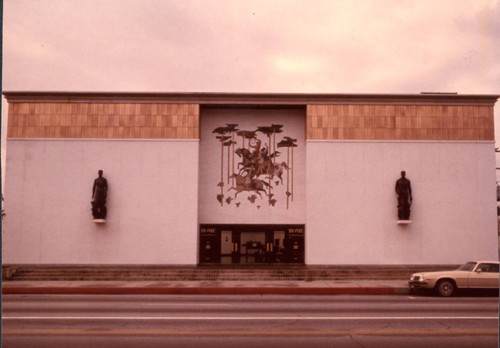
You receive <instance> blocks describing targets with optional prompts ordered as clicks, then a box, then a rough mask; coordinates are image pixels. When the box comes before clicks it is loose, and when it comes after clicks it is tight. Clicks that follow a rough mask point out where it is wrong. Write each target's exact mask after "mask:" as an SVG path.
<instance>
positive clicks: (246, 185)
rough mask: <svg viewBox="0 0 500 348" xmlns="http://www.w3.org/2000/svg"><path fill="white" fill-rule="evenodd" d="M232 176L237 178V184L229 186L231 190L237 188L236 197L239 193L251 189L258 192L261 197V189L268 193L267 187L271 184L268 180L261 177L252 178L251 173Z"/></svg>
mask: <svg viewBox="0 0 500 348" xmlns="http://www.w3.org/2000/svg"><path fill="white" fill-rule="evenodd" d="M231 178H234V179H235V184H236V185H235V186H233V187H231V188H229V190H235V191H236V193H235V194H234V198H236V197H237V196H238V193H241V192H243V191H250V192H255V193H257V194H258V195H259V196H260V198H262V195H261V193H260V192H261V191H262V192H264V193H265V194H266V195H267V192H266V189H265V187H267V186H269V184H268V183H267V182H265V181H264V180H261V179H255V178H251V177H250V175H248V174H247V175H245V176H243V175H241V174H233V175H231Z"/></svg>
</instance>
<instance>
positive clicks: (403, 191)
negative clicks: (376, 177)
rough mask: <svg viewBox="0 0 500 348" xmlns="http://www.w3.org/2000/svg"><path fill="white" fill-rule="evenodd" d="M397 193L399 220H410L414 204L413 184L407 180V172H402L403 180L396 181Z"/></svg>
mask: <svg viewBox="0 0 500 348" xmlns="http://www.w3.org/2000/svg"><path fill="white" fill-rule="evenodd" d="M396 193H397V195H398V218H399V220H410V207H411V204H412V202H413V197H412V194H411V183H410V180H408V179H407V178H406V172H405V171H404V170H403V171H402V172H401V178H399V179H398V180H397V181H396Z"/></svg>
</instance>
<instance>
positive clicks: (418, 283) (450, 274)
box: [408, 261, 498, 296]
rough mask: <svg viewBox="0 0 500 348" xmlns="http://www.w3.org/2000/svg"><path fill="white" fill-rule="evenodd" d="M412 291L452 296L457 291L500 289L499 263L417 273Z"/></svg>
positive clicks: (413, 280)
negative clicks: (432, 290) (420, 290)
mask: <svg viewBox="0 0 500 348" xmlns="http://www.w3.org/2000/svg"><path fill="white" fill-rule="evenodd" d="M408 284H409V286H410V290H415V289H434V291H435V292H436V293H437V294H438V295H440V296H452V295H453V294H454V293H455V292H456V290H457V289H498V262H497V261H470V262H467V263H465V264H464V265H462V266H460V267H459V268H458V269H456V270H453V271H441V272H424V273H415V274H412V276H411V277H410V281H409V282H408Z"/></svg>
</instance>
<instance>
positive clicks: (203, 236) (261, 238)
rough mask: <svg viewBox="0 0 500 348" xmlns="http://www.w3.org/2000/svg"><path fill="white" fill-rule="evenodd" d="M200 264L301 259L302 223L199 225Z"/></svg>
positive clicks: (296, 260) (282, 261)
mask: <svg viewBox="0 0 500 348" xmlns="http://www.w3.org/2000/svg"><path fill="white" fill-rule="evenodd" d="M199 257H200V264H202V263H220V264H263V263H304V225H200V254H199Z"/></svg>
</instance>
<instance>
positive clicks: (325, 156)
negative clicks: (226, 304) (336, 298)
mask: <svg viewBox="0 0 500 348" xmlns="http://www.w3.org/2000/svg"><path fill="white" fill-rule="evenodd" d="M306 148H307V154H306V158H307V165H306V171H307V220H306V251H305V253H306V263H307V264H456V263H462V262H465V261H468V260H474V259H488V260H496V259H498V246H497V225H496V224H497V219H496V204H495V200H496V196H495V192H496V191H495V170H494V168H495V156H494V144H493V143H492V142H491V143H489V142H423V141H421V142H376V141H374V142H356V141H345V142H342V141H308V142H307V147H306ZM401 170H406V172H407V178H408V179H410V180H411V183H412V189H413V199H414V202H413V205H412V211H411V219H412V221H413V223H412V224H410V225H406V226H401V225H397V223H396V221H397V208H396V207H397V196H396V193H395V191H394V186H395V182H396V180H397V179H398V178H399V177H400V172H401Z"/></svg>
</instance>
